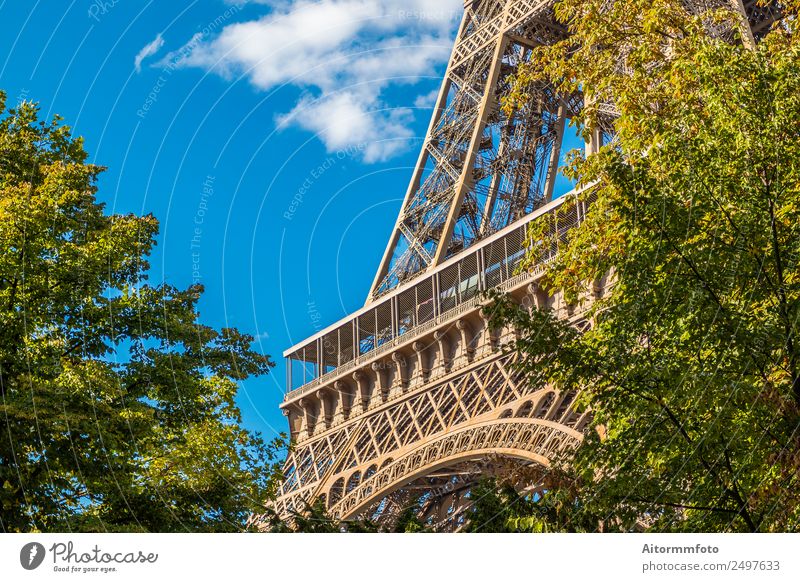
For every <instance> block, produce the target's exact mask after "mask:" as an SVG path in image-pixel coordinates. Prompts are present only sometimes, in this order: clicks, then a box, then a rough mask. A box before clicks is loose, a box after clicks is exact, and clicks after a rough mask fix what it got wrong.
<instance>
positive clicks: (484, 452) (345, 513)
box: [251, 0, 772, 531]
mask: <svg viewBox="0 0 800 582" xmlns="http://www.w3.org/2000/svg"><path fill="white" fill-rule="evenodd" d="M715 1H716V2H717V4H719V3H721V2H733V4H734V6H735V7H737V8H738V9H739V10H741V11H742V12H743V13H745V14H746V15H747V17H748V19H749V22H750V29H751V31H752V34H753V35H755V36H756V37H757V36H758V35H759V34H761V33H762V32H763V30H764V29H765V28H766V27H767V26H768V25H769V23H770V22H771V19H772V17H771V15H770V14H769V12H768V11H765V10H764V9H761V8H758V7H757V6H756V2H755V0H746V1H742V0H715ZM554 4H555V2H554V0H474V1H467V2H465V9H464V17H463V20H462V23H461V27H460V29H459V32H458V35H457V38H456V43H455V47H454V49H453V53H452V56H451V58H450V62H449V65H448V68H447V72H446V75H445V78H444V81H443V84H442V88H441V91H440V93H439V98H438V101H437V104H436V107H435V110H434V115H433V118H432V120H431V124H430V128H429V130H428V134H427V137H426V140H425V143H424V146H423V148H422V151H421V153H420V158H419V161H418V163H417V167H416V170H415V171H414V174H413V176H412V179H411V183H410V185H409V188H408V191H407V194H406V198H405V201H404V203H403V205H402V208H401V210H400V214H399V216H398V219H397V223H396V225H395V228H394V230H393V232H392V234H391V237H390V240H389V244H388V246H387V249H386V253H385V255H384V259H383V261H382V262H381V265H380V267H379V269H378V272H377V275H376V277H375V281H374V283H373V286H372V288H371V290H370V293H369V297H368V300H367V303H366V305H365V306H364V307H363V308H362V309H360V310H359V311H357V312H356V313H354V314H352V315H350V316H349V317H347V318H345V319H343V320H341V321H339V322H337V323H336V324H334V325H332V326H330V327H329V328H327V329H325V330H323V331H321V332H320V333H318V334H316V335H315V336H313V337H311V338H309V339H307V340H306V341H304V342H302V343H300V344H298V345H296V346H294V347H293V348H291V349H289V350H287V351H286V352H285V353H284V356H285V357H286V358H287V390H288V391H287V394H286V398H285V400H284V402H283V404H282V405H281V408H282V409H283V412H284V414H285V415H286V416H287V418H288V422H289V427H290V431H291V436H292V439H293V441H294V443H295V446H294V447H293V450H292V451H291V453H290V454H289V456H288V458H287V461H286V465H285V470H284V473H285V477H286V479H285V481H284V483H283V484H282V486H281V491H280V496H279V498H278V500H277V502H276V505H277V509H278V512H279V513H280V514H282V515H285V516H289V515H291V514H292V512H293V511H301V510H302V509H303V508H304V507H305V504H306V503H309V502H311V501H312V500H314V499H322V500H323V501H324V503H325V505H326V507H327V509H328V511H329V512H330V513H331V514H332V515H333V516H335V517H337V518H339V519H344V520H348V519H355V518H369V519H373V520H376V521H379V522H384V523H387V524H391V522H392V520H393V519H395V518H396V517H397V516H398V514H399V513H400V512H402V511H403V509H405V508H406V507H408V506H409V505H410V504H414V506H415V507H417V508H418V511H419V515H420V516H421V517H423V518H424V519H426V520H427V521H428V523H429V524H431V526H432V527H434V528H436V529H440V530H449V531H452V530H457V529H458V528H459V527H460V525H462V524H463V516H464V512H465V510H466V509H467V508H468V507H469V504H470V496H469V491H470V489H471V488H472V487H473V486H474V484H475V483H476V482H477V481H478V480H479V479H480V478H481V477H482V476H486V475H492V474H496V473H499V472H502V471H504V470H507V469H508V467H509V466H512V467H516V468H523V469H527V470H530V469H535V468H536V467H544V466H546V465H547V464H548V463H549V462H550V460H551V459H552V458H553V457H554V455H557V454H558V453H560V452H561V451H564V450H566V449H570V448H574V447H576V446H577V445H578V444H579V443H580V442H581V439H582V434H583V431H584V430H585V428H586V427H587V426H588V424H589V422H590V420H591V419H590V413H589V412H581V411H579V410H577V409H576V408H575V407H574V406H573V402H574V400H575V397H576V394H575V393H564V392H558V391H557V390H554V389H552V388H551V387H548V386H532V385H531V384H530V383H529V382H527V381H526V379H525V378H524V377H522V376H521V374H520V373H519V372H518V371H517V370H516V369H515V367H514V366H513V363H514V362H513V360H514V357H515V356H514V355H513V354H510V353H507V352H505V351H504V350H503V349H502V346H503V344H505V343H507V342H509V341H511V340H513V338H514V337H515V330H514V329H511V328H506V329H496V328H493V327H492V326H491V324H490V320H489V318H488V315H487V314H486V313H484V312H483V311H482V309H481V303H480V297H481V294H482V292H483V291H486V290H489V289H498V290H501V291H504V292H507V293H508V294H510V296H511V297H513V298H514V299H515V300H516V301H518V302H519V303H520V304H521V305H523V306H526V307H528V308H531V309H533V308H538V309H550V310H552V311H553V312H554V313H555V314H556V315H557V316H558V317H560V318H563V319H566V320H569V321H570V322H571V323H572V324H574V325H576V326H586V325H589V324H590V323H589V322H587V321H585V320H584V318H583V316H582V314H581V312H580V311H579V310H578V309H577V308H576V307H575V306H573V305H569V304H567V303H565V301H564V298H563V297H561V296H560V295H555V296H549V295H547V294H545V293H543V292H542V290H541V289H540V288H539V285H538V281H539V279H540V278H541V276H542V273H543V270H544V267H545V266H546V264H547V262H548V260H549V259H548V258H544V259H543V260H542V263H541V264H540V265H537V266H536V268H534V269H532V270H529V271H525V272H522V273H518V272H517V266H518V264H519V262H520V261H521V259H522V257H523V256H524V255H525V252H526V247H525V240H526V232H527V227H528V226H529V225H530V223H531V222H532V221H535V220H537V219H539V218H541V217H542V216H543V215H545V214H550V215H553V216H555V218H556V220H555V221H554V222H553V228H555V229H556V230H557V232H558V234H559V235H562V236H563V235H564V234H565V233H566V232H567V231H568V230H569V229H572V228H575V227H576V226H577V225H579V224H580V223H581V221H582V220H583V218H584V216H585V213H586V211H587V207H586V204H588V202H586V201H581V202H580V203H578V204H566V205H565V204H564V202H565V201H568V200H570V199H572V198H574V196H575V195H576V194H577V193H576V192H574V191H572V192H566V191H564V190H568V189H569V186H566V187H564V186H561V188H559V183H558V182H557V180H556V176H557V173H558V166H559V160H560V159H561V153H562V152H561V150H562V147H565V145H564V139H565V126H566V125H567V122H568V120H569V118H570V117H572V116H573V115H574V114H575V113H576V112H577V111H578V110H579V109H580V108H581V107H582V105H583V104H582V98H581V96H580V95H558V94H556V93H554V92H553V91H551V90H549V89H548V88H547V87H541V88H540V89H539V90H538V93H536V94H535V95H534V98H532V99H531V101H530V102H529V104H528V105H526V106H525V107H524V108H522V109H520V110H517V111H514V112H513V113H510V114H508V113H506V112H504V111H502V110H501V108H500V107H499V103H500V100H501V99H502V96H503V94H504V93H505V92H506V91H508V90H509V86H508V80H507V79H508V77H509V75H511V74H513V73H514V71H515V70H516V68H517V67H518V66H519V65H520V64H521V63H524V62H525V61H526V60H527V59H528V58H529V57H530V52H531V49H532V48H533V47H535V46H537V45H540V44H546V43H551V42H554V41H556V40H559V39H561V38H563V36H564V35H565V34H566V32H565V30H564V29H563V27H561V26H560V25H559V24H558V23H556V22H555V20H554V17H553V5H554ZM609 125H610V124H609ZM603 139H604V134H603V133H602V132H597V133H596V134H595V135H594V136H592V139H591V140H590V141H589V142H588V143H586V145H585V147H586V150H587V152H588V153H591V152H593V151H595V150H596V149H597V148H598V147H599V146H600V145H602V142H603ZM570 147H573V146H570ZM557 252H558V245H557V244H556V245H554V246H553V248H551V249H550V253H549V257H550V258H552V257H553V256H555V254H556V253H557ZM607 287H608V282H607V281H605V280H601V281H597V282H596V283H595V286H594V288H593V289H592V290H591V296H590V297H587V298H584V299H586V300H588V301H589V302H590V301H591V300H592V299H594V298H598V297H601V296H602V295H603V294H604V293H606V291H607ZM583 304H586V302H584V303H583ZM536 486H537V485H536V483H535V482H533V483H531V485H530V487H531V488H532V489H531V490H533V489H535V488H536ZM261 519H262V517H261V516H251V523H254V524H256V525H257V524H259V523H261V521H260V520H261Z"/></svg>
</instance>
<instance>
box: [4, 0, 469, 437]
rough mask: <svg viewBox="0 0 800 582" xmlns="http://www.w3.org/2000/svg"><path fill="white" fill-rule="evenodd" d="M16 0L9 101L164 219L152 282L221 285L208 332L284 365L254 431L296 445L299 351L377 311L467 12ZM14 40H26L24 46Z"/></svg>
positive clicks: (245, 405)
mask: <svg viewBox="0 0 800 582" xmlns="http://www.w3.org/2000/svg"><path fill="white" fill-rule="evenodd" d="M433 4H434V3H432V2H428V1H425V0H402V1H400V0H382V1H378V0H323V1H313V2H306V1H283V0H273V1H267V0H260V1H250V2H240V3H232V2H225V1H223V0H194V1H186V2H175V1H174V0H151V1H142V0H139V1H134V0H116V1H114V0H105V1H101V0H97V1H95V0H46V1H45V0H38V1H35V0H29V1H25V2H21V1H18V0H15V1H12V0H0V18H2V21H3V23H4V28H5V29H6V31H7V32H6V33H4V34H3V35H2V36H0V88H2V89H3V90H5V91H6V93H7V94H8V98H9V102H10V104H13V103H14V102H16V101H19V100H21V99H27V100H34V101H38V102H40V103H41V107H42V110H43V113H44V114H47V115H51V114H53V113H58V114H60V115H62V116H63V117H64V118H65V123H67V124H69V125H71V126H73V127H74V129H75V132H76V133H77V134H80V135H83V136H84V137H85V139H86V148H87V150H88V151H89V152H90V160H91V161H93V162H95V163H98V164H101V165H104V166H107V167H108V168H109V169H108V171H107V172H106V173H105V175H104V176H103V178H102V180H101V183H100V192H99V198H100V200H101V201H103V202H106V203H107V205H108V209H109V211H113V212H136V213H148V212H152V213H153V214H154V215H155V216H156V217H157V218H158V219H159V221H160V222H161V234H160V237H159V244H158V247H157V249H156V252H155V254H154V256H153V258H152V259H153V260H152V272H151V281H152V282H159V281H162V280H164V281H167V282H169V283H171V284H174V285H178V286H181V287H185V286H188V285H189V284H191V283H192V282H193V280H199V281H200V282H202V283H203V284H204V285H205V286H206V294H205V296H204V297H203V299H202V301H201V304H200V310H201V317H202V320H203V322H204V323H207V324H209V325H212V326H215V327H222V326H234V327H238V328H239V329H241V330H242V331H245V332H247V333H250V334H252V335H254V336H257V337H258V349H260V350H262V351H263V352H264V353H268V354H271V355H272V356H273V358H274V359H275V360H276V363H277V364H278V365H277V367H276V368H275V370H274V372H273V373H272V374H271V375H269V376H267V377H264V378H259V379H253V380H250V381H248V382H246V383H245V384H244V385H243V387H242V392H241V398H240V404H241V406H242V409H243V413H244V416H245V422H246V424H247V425H248V426H249V427H250V428H253V429H256V430H259V431H262V432H263V433H264V435H265V436H267V437H269V436H271V435H272V434H273V433H274V432H275V431H276V430H277V431H283V430H285V429H286V426H285V421H284V418H283V416H282V415H281V413H280V411H279V409H278V404H279V403H280V401H281V399H282V396H283V390H284V385H283V384H284V378H285V374H284V368H283V361H282V358H281V357H280V355H281V353H282V351H283V350H284V349H285V348H287V347H289V346H291V345H293V344H294V343H296V342H298V341H301V340H303V339H304V338H305V337H306V336H308V335H311V334H313V333H315V332H316V331H317V330H318V329H321V328H322V327H325V326H327V325H328V324H330V323H333V322H334V321H336V320H338V319H340V318H341V317H344V316H345V315H347V313H349V312H351V311H354V310H356V309H358V308H359V307H360V306H361V305H362V304H363V302H364V299H365V297H366V294H367V292H368V288H369V285H370V283H371V282H372V278H373V276H374V274H375V270H376V269H377V267H378V263H379V261H380V258H381V255H382V253H383V250H384V248H385V246H386V242H387V239H388V237H389V235H390V232H391V228H392V226H393V224H394V221H395V218H396V216H397V212H398V210H399V206H400V202H401V200H402V197H403V196H404V194H405V190H406V187H407V184H408V179H409V177H410V174H411V170H412V167H413V165H414V163H415V162H416V158H417V155H418V149H419V147H420V144H421V140H422V138H423V137H424V134H425V131H426V129H427V124H428V120H429V117H430V113H431V106H432V103H433V98H434V92H435V91H436V90H437V89H438V87H439V83H440V78H441V76H442V74H443V72H444V68H445V65H446V61H447V57H448V56H449V52H450V49H451V43H452V37H453V36H454V34H455V30H456V27H457V25H458V21H459V19H460V11H461V7H462V5H463V4H462V2H461V0H440V1H439V2H437V3H436V4H435V6H436V8H435V9H431V8H430V6H431V5H433ZM8 31H10V32H8Z"/></svg>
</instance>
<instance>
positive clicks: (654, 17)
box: [498, 0, 800, 531]
mask: <svg viewBox="0 0 800 582" xmlns="http://www.w3.org/2000/svg"><path fill="white" fill-rule="evenodd" d="M782 5H783V9H784V18H783V20H782V21H781V22H780V23H779V24H778V25H776V26H775V27H774V28H773V30H772V32H771V33H770V34H769V35H768V36H766V38H764V39H763V40H762V41H761V42H759V43H758V44H757V46H753V45H752V44H750V43H748V42H746V40H747V39H746V38H745V39H743V38H742V37H741V35H740V32H739V31H740V30H741V29H740V27H739V24H740V20H739V15H738V14H737V13H735V12H733V11H731V10H727V9H725V10H723V9H720V10H715V11H696V12H694V13H690V12H688V11H687V8H686V6H687V3H684V2H681V1H680V0H657V1H653V0H624V1H623V0H617V1H614V2H607V1H606V0H562V1H561V2H560V3H559V4H558V5H557V8H556V10H557V14H558V16H559V18H560V19H562V21H563V22H564V23H565V24H566V25H567V26H568V27H569V29H570V32H571V37H570V39H569V40H568V41H565V42H563V43H559V44H557V45H555V46H553V47H545V48H541V49H539V50H538V51H537V52H536V53H535V55H534V59H533V61H532V63H531V64H530V66H528V67H526V68H525V69H524V70H523V72H522V73H521V75H520V76H519V78H518V79H517V80H516V89H515V92H514V94H513V96H512V98H511V99H510V100H509V101H508V103H507V104H506V106H507V107H511V108H513V107H515V106H516V105H517V104H518V103H519V102H521V101H525V100H526V99H529V98H530V95H531V88H532V87H534V86H536V85H537V84H539V85H541V84H542V83H546V84H550V85H551V86H553V87H554V88H555V89H556V90H557V91H560V92H563V93H571V92H574V91H576V90H579V89H580V90H581V91H583V93H584V95H585V99H586V103H587V107H586V110H585V112H584V114H583V115H582V116H581V117H580V119H577V120H575V122H576V123H577V124H579V125H581V126H582V127H583V128H584V130H585V131H586V132H587V134H588V132H590V131H591V130H592V129H593V128H594V127H597V126H598V124H599V121H598V120H599V117H598V112H599V111H600V110H601V108H600V107H597V106H596V105H598V104H606V105H611V106H613V108H615V109H616V110H617V111H618V113H619V117H618V118H617V119H616V120H615V122H614V128H613V129H614V135H615V139H614V140H613V141H612V142H611V143H609V144H607V145H606V146H605V147H603V148H602V150H601V151H600V153H598V154H597V155H592V156H589V157H588V158H586V159H584V158H583V156H581V155H579V154H576V155H574V156H573V158H572V163H571V165H570V168H569V170H568V173H569V174H570V176H571V177H573V178H575V179H576V180H578V181H579V182H580V183H581V184H583V185H593V184H594V187H592V188H590V189H589V191H588V192H589V193H590V194H591V196H593V197H594V196H596V201H595V202H593V205H592V208H591V210H590V212H589V213H588V217H587V220H586V222H585V223H584V224H582V226H581V227H580V228H578V229H576V230H575V231H573V232H572V233H571V234H570V235H569V238H568V240H567V242H566V243H562V244H561V248H560V252H559V256H558V258H557V259H556V260H555V262H554V263H553V264H552V265H551V266H550V267H549V268H548V270H547V272H546V277H545V279H544V281H543V285H544V286H545V288H546V289H547V290H548V291H550V292H563V293H564V295H565V297H566V298H567V300H568V301H570V302H572V303H581V302H582V301H585V300H586V297H587V295H588V293H589V291H590V286H591V284H592V282H593V281H596V280H598V279H599V278H600V277H602V276H604V275H606V274H608V273H612V274H613V277H612V280H613V282H614V286H613V288H612V290H611V292H610V294H609V295H608V296H607V297H606V298H604V299H603V300H601V301H599V302H596V303H594V304H593V305H591V307H589V311H588V313H587V317H588V318H589V320H590V321H591V322H592V323H593V326H592V328H591V329H590V330H589V331H587V332H586V333H583V334H578V333H576V332H575V331H574V330H572V329H571V328H569V327H568V326H567V325H566V324H564V323H562V322H559V321H557V320H556V319H555V318H554V316H553V315H552V314H550V313H541V312H535V311H534V312H533V313H528V312H525V311H521V310H519V309H518V308H516V307H514V306H513V305H511V304H510V303H508V302H505V301H500V302H499V303H498V309H499V311H500V317H501V318H502V319H504V320H506V321H512V322H514V324H515V325H517V326H518V327H519V328H520V329H521V330H522V332H523V337H522V339H521V340H520V341H519V342H517V344H516V346H515V348H516V349H517V350H518V351H519V352H520V354H521V355H522V365H523V366H524V367H525V369H526V370H527V371H528V372H530V374H531V378H532V381H534V382H537V383H540V384H544V383H549V384H552V385H555V386H557V387H559V388H561V389H579V390H582V397H581V405H583V406H591V407H592V409H593V411H594V428H595V430H592V431H590V432H589V433H588V435H587V438H586V441H585V444H584V445H583V446H582V447H580V448H579V450H578V451H577V453H576V454H575V456H574V457H573V458H570V459H568V463H566V464H565V465H564V466H563V467H562V468H563V469H564V470H566V471H568V472H569V473H570V475H571V478H572V483H573V484H574V485H575V486H576V487H578V492H577V497H576V498H577V500H578V501H579V502H578V503H576V504H575V505H574V511H573V516H572V518H571V519H573V520H575V521H577V522H581V521H585V519H586V517H587V516H591V517H592V519H596V521H595V524H596V529H602V530H606V531H608V530H623V531H628V530H633V529H641V528H647V529H650V530H654V531H681V530H683V531H796V530H798V529H800V435H799V434H798V429H799V428H800V345H798V340H800V338H798V336H797V333H798V315H800V311H799V308H800V303H799V301H800V262H799V261H800V256H799V255H798V252H799V251H800V40H799V39H798V21H797V14H798V8H800V3H798V2H783V3H782ZM588 195H589V194H586V195H585V197H586V196H588ZM548 228H549V225H548V224H546V221H539V222H538V223H535V224H534V226H533V228H532V231H531V233H530V236H531V239H532V240H533V241H545V244H542V245H534V249H533V251H531V254H530V256H529V257H528V264H529V265H530V264H532V263H535V262H536V261H537V260H538V259H539V258H540V257H538V253H539V250H538V249H540V248H541V249H545V248H548V246H549V245H548V244H546V240H547V238H548V237H549V236H550V235H549V230H548Z"/></svg>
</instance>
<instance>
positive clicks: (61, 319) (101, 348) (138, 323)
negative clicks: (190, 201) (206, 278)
mask: <svg viewBox="0 0 800 582" xmlns="http://www.w3.org/2000/svg"><path fill="white" fill-rule="evenodd" d="M86 158H87V154H86V152H85V151H84V149H83V143H82V140H81V139H80V138H76V137H73V136H72V134H71V133H70V130H69V128H68V127H66V126H64V125H62V124H61V123H60V119H59V118H55V119H54V120H52V121H40V120H39V118H38V107H37V106H35V105H33V104H31V103H23V104H21V105H20V106H19V107H18V108H16V109H9V110H6V108H5V95H4V94H2V93H0V247H2V254H0V397H1V400H0V415H2V416H1V417H2V422H1V424H2V426H1V427H0V428H2V430H0V505H1V506H2V512H0V529H2V530H3V531H8V532H15V531H16V532H25V531H46V532H55V531H154V532H168V531H238V530H241V529H243V523H244V520H245V518H246V516H247V514H248V513H249V512H250V511H258V510H259V509H260V508H261V507H262V503H263V502H264V501H265V500H267V499H269V498H270V496H272V495H273V494H274V486H275V483H276V476H277V467H276V466H275V465H274V461H275V459H276V454H277V451H278V448H279V447H280V445H281V443H280V442H279V441H276V442H273V443H270V444H266V443H265V442H264V441H263V440H262V438H261V437H260V436H259V435H257V434H254V433H251V432H249V431H247V430H245V429H244V428H243V427H242V426H241V417H240V412H239V410H238V408H237V406H236V403H235V400H234V399H235V396H236V392H237V383H238V382H240V381H242V380H245V379H246V378H248V377H249V376H252V375H259V374H265V373H266V372H267V371H268V370H269V369H270V367H271V366H272V365H273V364H272V362H271V361H270V359H269V358H268V357H267V356H264V355H261V354H258V353H256V352H254V351H253V350H252V348H251V342H252V338H251V337H249V336H247V335H244V334H242V333H240V332H238V331H236V330H235V329H223V330H221V331H215V330H213V329H211V328H209V327H206V326H204V325H201V324H200V323H199V322H198V313H197V302H198V299H199V297H200V295H201V293H202V291H203V289H202V287H200V286H194V287H191V288H189V289H186V290H180V289H177V288H175V287H172V286H169V285H157V286H153V285H150V284H148V282H147V271H148V267H149V266H148V263H147V257H148V255H149V253H150V251H151V249H152V248H153V245H154V244H155V237H156V235H157V232H158V223H157V221H156V219H155V218H154V217H152V216H142V217H139V216H133V215H126V216H122V215H109V214H106V213H105V209H104V207H103V205H102V204H100V203H98V202H97V200H96V199H95V194H96V190H97V188H96V183H97V178H98V176H99V174H100V173H101V172H102V171H103V168H101V167H98V166H95V165H91V164H87V163H86Z"/></svg>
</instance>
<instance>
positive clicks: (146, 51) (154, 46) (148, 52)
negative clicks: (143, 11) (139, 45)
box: [133, 33, 164, 73]
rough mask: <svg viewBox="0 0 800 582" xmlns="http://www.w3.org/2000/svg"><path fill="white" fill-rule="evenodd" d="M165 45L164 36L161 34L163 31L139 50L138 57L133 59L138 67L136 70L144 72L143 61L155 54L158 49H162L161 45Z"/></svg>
mask: <svg viewBox="0 0 800 582" xmlns="http://www.w3.org/2000/svg"><path fill="white" fill-rule="evenodd" d="M163 46H164V37H163V36H161V33H159V34H158V36H156V38H155V39H154V40H153V41H152V42H150V43H148V44H146V45H145V46H144V48H143V49H142V50H140V51H139V54H137V55H136V58H135V59H134V60H133V64H134V66H135V67H136V72H137V73H141V72H142V62H143V61H144V60H145V59H146V58H149V57H152V56H153V55H155V54H156V53H157V52H158V51H160V50H161V47H163Z"/></svg>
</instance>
